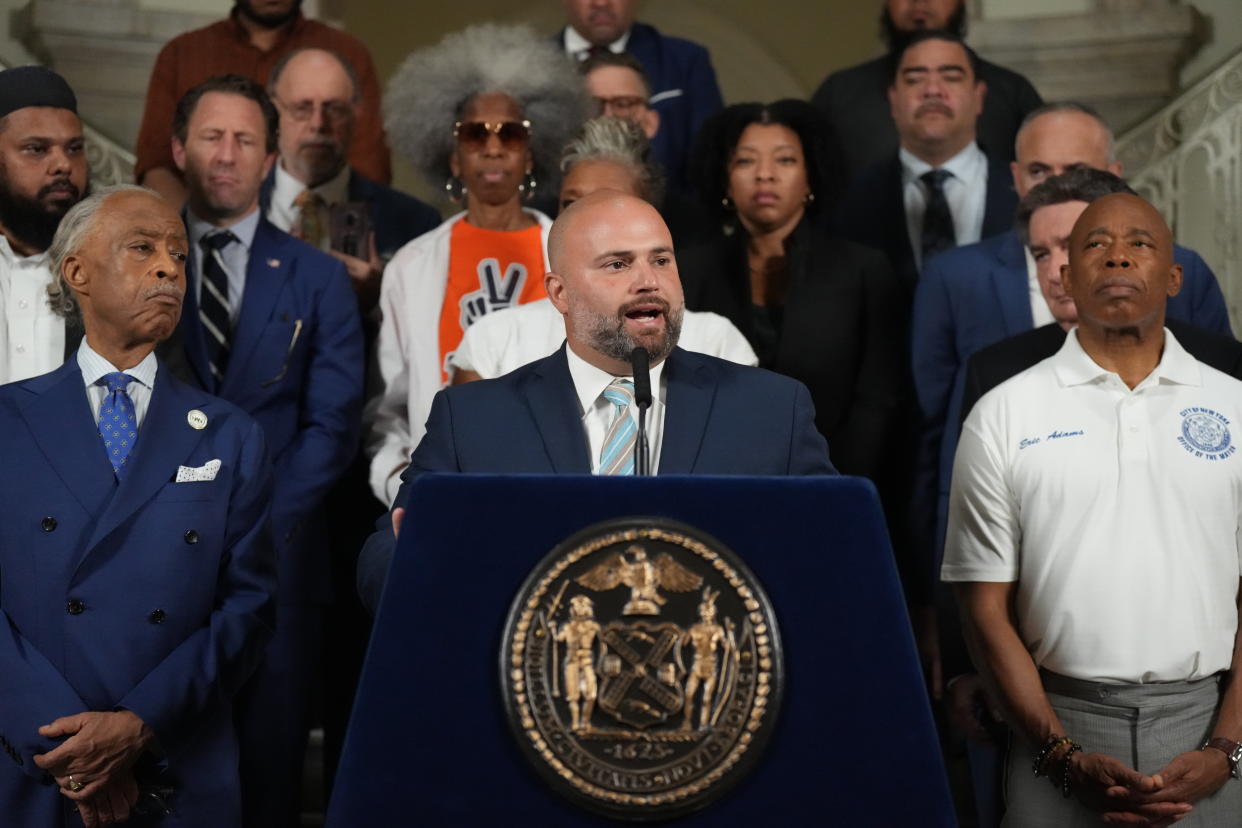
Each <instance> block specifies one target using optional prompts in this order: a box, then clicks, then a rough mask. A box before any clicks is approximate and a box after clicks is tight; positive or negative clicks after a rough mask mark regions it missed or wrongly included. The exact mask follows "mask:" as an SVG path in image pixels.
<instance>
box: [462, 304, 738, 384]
mask: <svg viewBox="0 0 1242 828" xmlns="http://www.w3.org/2000/svg"><path fill="white" fill-rule="evenodd" d="M564 341H565V320H564V318H562V316H561V314H560V311H558V310H557V309H556V307H555V306H554V305H553V304H552V300H551V299H538V300H536V301H534V302H527V303H526V304H525V305H518V306H516V307H512V308H506V309H505V310H503V311H500V312H498V313H489V314H487V315H485V316H483V317H481V318H479V319H478V320H476V321H475V323H474V324H473V325H471V326H470V327H469V328H467V329H466V335H465V336H464V337H462V340H461V344H460V345H458V346H457V348H456V349H455V350H454V351H453V353H452V354H450V355H449V360H448V363H449V373H450V374H451V373H452V372H454V371H462V370H464V371H474V372H475V373H476V374H478V375H479V376H480V377H482V378H483V379H491V378H492V377H499V376H501V375H503V374H507V373H509V372H510V371H512V370H514V369H515V368H520V367H521V366H523V365H525V364H527V363H528V362H534V361H535V360H537V359H543V358H544V357H546V356H549V355H551V354H552V353H553V352H554V351H555V350H556V349H557V348H559V347H561V343H562V342H564ZM677 344H678V345H679V346H681V347H682V348H684V349H686V350H687V351H695V352H696V353H700V354H707V355H708V356H714V357H720V358H721V359H727V360H729V361H730V362H736V363H738V364H739V365H758V364H759V358H758V357H756V356H755V351H754V349H753V348H751V347H750V343H749V342H747V341H746V337H744V336H742V333H741V331H739V330H738V329H737V328H736V327H735V326H734V325H733V323H732V322H730V321H729V320H728V319H726V318H725V317H723V316H720V315H718V314H714V313H707V312H702V311H700V312H695V311H686V313H685V316H683V317H682V323H681V338H680V339H679V340H678V342H677Z"/></svg>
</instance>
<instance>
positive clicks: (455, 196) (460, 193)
mask: <svg viewBox="0 0 1242 828" xmlns="http://www.w3.org/2000/svg"><path fill="white" fill-rule="evenodd" d="M444 192H446V193H448V198H449V201H451V202H453V203H454V204H460V203H461V201H462V199H464V198H465V197H466V185H465V183H463V182H462V180H461V179H460V178H458V177H457V176H455V175H450V176H449V177H448V181H445V182H444Z"/></svg>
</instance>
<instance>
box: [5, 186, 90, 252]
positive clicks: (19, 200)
mask: <svg viewBox="0 0 1242 828" xmlns="http://www.w3.org/2000/svg"><path fill="white" fill-rule="evenodd" d="M0 173H2V170H0ZM68 181H69V180H68V179H67V178H64V179H57V180H56V181H54V182H52V183H54V184H61V183H66V182H68ZM69 186H70V187H72V194H71V195H72V199H70V200H65V201H61V200H57V201H52V202H45V201H44V200H43V199H44V198H45V197H46V196H47V195H48V193H49V192H50V191H51V184H45V185H44V186H43V187H42V188H41V189H40V190H39V192H38V193H36V194H35V197H34V198H29V197H28V196H24V195H20V194H18V193H15V192H13V191H12V190H11V189H9V182H8V179H7V177H5V176H4V175H2V174H0V225H3V226H4V229H5V231H6V232H7V233H9V234H10V235H12V236H13V237H14V238H16V239H17V240H18V241H19V242H21V243H22V244H23V245H25V246H27V247H30V248H32V249H34V250H39V251H44V250H47V249H48V248H49V247H51V246H52V237H53V236H55V235H56V228H57V227H59V226H60V220H61V219H62V218H64V217H65V213H67V212H69V208H70V207H72V206H73V205H75V204H77V203H78V202H79V201H81V200H82V193H81V192H79V191H78V188H77V187H76V186H74V185H73V184H72V183H71V182H69Z"/></svg>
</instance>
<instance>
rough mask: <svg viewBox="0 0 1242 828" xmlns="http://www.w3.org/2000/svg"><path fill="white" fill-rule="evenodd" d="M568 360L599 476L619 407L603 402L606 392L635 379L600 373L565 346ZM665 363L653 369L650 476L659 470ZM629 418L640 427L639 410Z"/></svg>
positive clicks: (593, 470) (649, 411) (633, 409)
mask: <svg viewBox="0 0 1242 828" xmlns="http://www.w3.org/2000/svg"><path fill="white" fill-rule="evenodd" d="M565 356H566V357H567V358H568V360H569V376H570V377H571V378H572V379H573V381H574V390H575V391H577V392H578V403H579V405H581V407H582V427H583V428H584V429H586V436H587V446H588V447H589V448H590V450H591V474H599V456H600V454H601V453H602V452H603V450H604V438H605V437H606V436H608V427H609V426H611V425H612V421H613V416H614V414H615V413H616V410H617V407H616V406H615V405H613V404H612V403H610V402H609V401H608V400H606V399H604V397H603V394H604V391H605V390H606V389H607V388H608V386H609V385H611V384H612V381H613V380H615V379H628V380H630V381H631V382H632V381H633V379H634V378H633V377H614V376H613V375H612V374H610V373H608V372H607V371H601V370H600V369H599V368H596V367H595V366H594V365H592V364H591V363H589V362H587V361H586V360H585V359H583V358H582V357H580V356H578V355H577V354H575V353H574V350H573V348H570V347H568V346H566V348H565ZM665 385H666V384H665V382H664V362H663V361H661V362H660V364H659V365H652V366H651V408H649V409H647V423H646V425H647V449H648V455H649V457H650V459H651V473H652V474H655V473H656V472H657V471H658V470H659V467H660V441H661V438H663V436H664V396H665ZM630 416H631V417H632V418H633V419H634V425H635V426H637V425H638V406H636V405H631V406H630Z"/></svg>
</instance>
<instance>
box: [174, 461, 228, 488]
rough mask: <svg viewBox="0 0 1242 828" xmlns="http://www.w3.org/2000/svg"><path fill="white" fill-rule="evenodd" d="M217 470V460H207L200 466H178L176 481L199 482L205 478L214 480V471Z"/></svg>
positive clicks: (218, 462)
mask: <svg viewBox="0 0 1242 828" xmlns="http://www.w3.org/2000/svg"><path fill="white" fill-rule="evenodd" d="M219 471H220V461H219V460H208V461H207V462H206V463H204V464H203V465H201V466H178V467H177V480H176V482H177V483H200V482H203V481H206V480H215V479H216V473H217V472H219Z"/></svg>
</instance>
